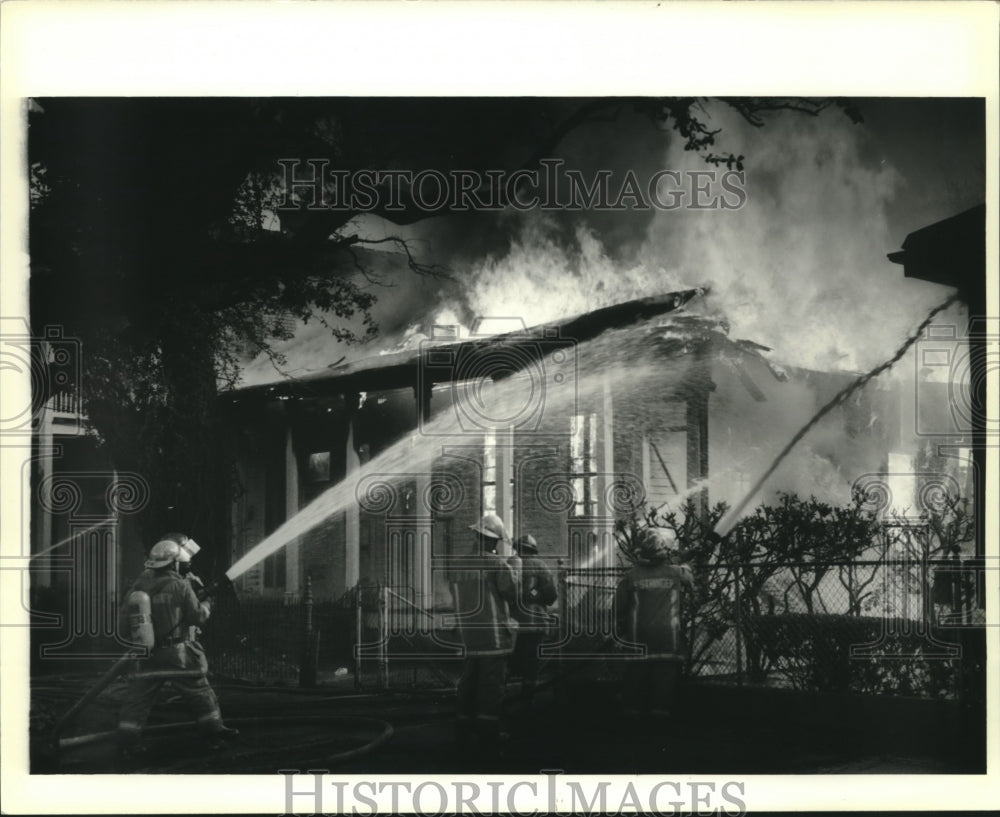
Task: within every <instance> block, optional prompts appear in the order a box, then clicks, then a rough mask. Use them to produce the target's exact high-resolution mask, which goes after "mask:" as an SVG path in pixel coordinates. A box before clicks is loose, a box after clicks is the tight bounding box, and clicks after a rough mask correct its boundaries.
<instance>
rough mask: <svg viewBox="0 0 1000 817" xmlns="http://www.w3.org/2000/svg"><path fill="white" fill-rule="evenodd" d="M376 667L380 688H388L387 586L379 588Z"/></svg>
mask: <svg viewBox="0 0 1000 817" xmlns="http://www.w3.org/2000/svg"><path fill="white" fill-rule="evenodd" d="M378 610H379V646H378V669H379V680H380V682H381V687H382V689H388V688H389V587H388V585H382V586H381V587H380V588H379V601H378Z"/></svg>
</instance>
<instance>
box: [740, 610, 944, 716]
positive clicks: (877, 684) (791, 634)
mask: <svg viewBox="0 0 1000 817" xmlns="http://www.w3.org/2000/svg"><path fill="white" fill-rule="evenodd" d="M745 637H746V638H747V640H750V639H752V640H754V641H756V643H757V645H758V646H759V649H760V651H761V653H762V654H763V656H764V657H765V660H766V661H767V666H768V669H769V674H770V675H771V676H772V677H776V678H778V679H783V680H785V681H787V682H788V685H789V686H791V687H792V688H793V689H798V690H803V691H810V692H839V693H844V692H854V693H861V694H866V695H910V696H919V697H929V698H944V697H951V696H952V694H953V691H954V684H955V673H956V669H957V665H956V659H954V658H951V657H948V646H953V645H951V644H950V642H949V639H948V638H947V636H946V634H941V633H936V632H934V631H927V632H919V631H918V630H917V629H916V628H915V627H914V622H913V621H911V620H909V619H899V618H896V619H881V618H862V617H858V616H848V615H824V614H815V613H812V614H810V613H788V614H779V615H772V616H758V617H754V618H751V619H748V620H747V621H746V627H745ZM865 645H870V646H869V647H868V648H867V649H866V647H865ZM858 647H860V648H862V649H861V652H862V653H868V654H866V655H853V656H852V648H858Z"/></svg>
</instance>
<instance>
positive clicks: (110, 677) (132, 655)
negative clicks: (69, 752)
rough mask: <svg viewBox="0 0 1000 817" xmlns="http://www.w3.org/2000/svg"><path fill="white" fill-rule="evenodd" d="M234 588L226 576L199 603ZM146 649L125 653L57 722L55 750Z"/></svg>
mask: <svg viewBox="0 0 1000 817" xmlns="http://www.w3.org/2000/svg"><path fill="white" fill-rule="evenodd" d="M231 587H232V584H231V582H230V581H229V578H228V577H227V576H225V575H223V576H222V577H220V578H218V579H216V580H215V581H213V582H210V583H209V584H207V585H203V586H202V587H200V588H199V589H198V591H197V596H198V600H199V601H204V600H206V599H208V598H211V597H212V596H214V595H215V594H216V593H218V592H219V591H220V590H224V589H230V588H231ZM182 623H183V621H178V622H177V623H176V624H175V625H174V626H173V627H172V628H171V629H170V631H169V632H168V633H166V634H165V635H164V636H163V638H169V637H170V636H171V635H173V634H174V632H175V631H176V630H177V628H178V627H180V626H181V624H182ZM146 654H147V653H146V648H139V649H130V650H128V651H127V652H125V653H124V654H123V655H122V656H121V657H120V658H118V659H117V660H116V661H115V663H114V664H112V665H111V667H110V668H108V670H107V671H106V672H105V673H104V675H102V676H101V677H100V678H99V679H98V680H97V682H96V683H95V684H94V685H93V686H92V687H91V688H90V689H88V690H87V692H86V693H85V694H84V695H83V697H82V698H80V700H78V701H77V702H76V703H75V704H73V706H71V707H70V708H69V710H68V711H67V712H66V713H65V714H64V715H63V716H62V717H61V718H60V719H59V720H58V721H57V722H56V725H55V726H54V727H53V728H52V733H51V735H50V738H49V741H50V744H51V745H52V746H53V747H54V748H58V747H59V745H60V740H59V735H60V734H62V732H63V730H64V729H65V728H66V727H67V726H68V725H69V724H70V723H71V722H72V721H73V719H74V718H76V716H77V715H79V714H80V713H81V712H82V711H83V710H84V709H86V708H87V707H88V706H89V705H90V704H91V703H92V702H93V701H94V699H95V698H96V697H97V696H98V695H100V694H101V693H102V692H103V691H104V690H105V689H106V688H107V686H108V684H110V683H111V682H112V681H114V680H115V678H117V677H118V676H119V675H121V674H122V673H123V672H124V671H125V668H126V667H127V666H128V665H129V664H130V663H131V662H132V661H135V660H136V659H139V658H144V657H145V656H146Z"/></svg>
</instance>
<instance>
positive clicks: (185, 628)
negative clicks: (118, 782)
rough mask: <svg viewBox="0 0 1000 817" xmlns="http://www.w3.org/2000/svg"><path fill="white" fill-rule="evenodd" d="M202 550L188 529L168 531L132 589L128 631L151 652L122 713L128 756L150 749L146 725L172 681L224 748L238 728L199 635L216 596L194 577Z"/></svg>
mask: <svg viewBox="0 0 1000 817" xmlns="http://www.w3.org/2000/svg"><path fill="white" fill-rule="evenodd" d="M199 550H200V548H199V547H198V544H197V543H196V542H195V541H194V540H193V539H190V538H188V537H187V536H185V535H184V534H177V533H171V534H166V535H165V536H164V537H163V538H162V539H160V541H158V542H157V543H156V544H155V545H153V547H152V548H151V549H150V551H149V556H148V558H147V559H146V563H145V568H146V569H145V570H144V571H143V572H142V574H141V575H140V576H139V578H138V579H137V580H136V582H135V584H134V585H132V588H131V590H130V591H129V595H128V597H127V602H126V608H125V609H126V611H127V612H128V614H129V620H128V621H127V622H126V624H127V626H126V632H127V633H129V635H130V640H132V641H133V642H135V643H138V644H140V645H142V646H146V647H148V649H149V652H148V655H147V657H146V658H144V659H141V660H140V661H139V662H138V667H137V671H136V672H135V675H134V676H133V678H132V682H131V684H130V685H129V688H128V691H127V693H126V697H125V703H124V704H123V706H122V708H121V712H120V713H119V719H118V743H119V750H120V753H121V754H122V756H123V758H124V759H126V760H132V759H137V758H138V757H140V756H141V755H142V754H143V753H144V749H143V746H142V741H141V737H142V729H143V727H144V726H145V724H146V719H147V718H148V716H149V712H150V710H151V709H152V707H153V704H154V703H155V701H156V697H157V694H158V693H159V691H160V689H161V688H162V687H163V685H164V684H165V683H167V682H168V681H169V682H170V684H171V685H172V686H173V687H174V689H176V691H178V692H179V693H180V694H181V695H182V696H183V698H184V699H185V702H186V703H187V705H188V706H189V708H190V709H191V711H192V714H193V715H194V719H195V721H196V722H197V723H198V725H199V727H200V729H201V731H202V733H203V734H204V735H205V737H206V738H207V740H208V742H209V744H210V745H211V746H212V747H214V748H221V747H222V746H223V745H224V741H225V740H226V739H229V738H232V737H235V736H236V735H237V734H238V732H237V730H235V729H230V728H229V727H227V726H226V725H225V724H224V723H223V721H222V713H221V712H220V711H219V703H218V701H217V700H216V697H215V692H214V691H213V690H212V687H211V686H210V685H209V683H208V677H207V672H208V661H207V660H206V658H205V651H204V649H203V648H202V646H201V644H199V643H198V642H197V640H196V636H197V633H198V632H199V631H198V630H197V628H198V627H200V626H201V625H202V624H204V623H205V622H206V621H207V620H208V617H209V615H210V614H211V603H210V601H209V600H208V599H205V600H200V599H199V598H198V595H197V593H196V592H195V588H194V587H193V586H192V581H191V579H190V578H189V575H190V571H191V557H192V556H194V555H195V554H197V553H198V551H199ZM144 597H145V598H144ZM143 610H148V616H143V615H142V612H143ZM143 619H148V621H144V620H143ZM150 625H151V626H150Z"/></svg>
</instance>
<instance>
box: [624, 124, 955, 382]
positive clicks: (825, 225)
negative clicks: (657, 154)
mask: <svg viewBox="0 0 1000 817" xmlns="http://www.w3.org/2000/svg"><path fill="white" fill-rule="evenodd" d="M713 116H714V119H715V122H716V123H717V125H718V126H720V127H722V128H723V133H724V134H726V136H727V142H731V143H732V144H734V145H738V146H739V150H740V151H741V152H742V153H744V154H745V155H746V157H747V158H746V165H747V171H746V173H747V175H746V185H745V190H746V193H747V202H746V205H745V206H744V207H743V208H742V209H741V210H739V211H724V210H710V211H693V210H679V211H676V212H670V213H662V214H660V215H659V217H657V218H656V219H654V221H653V222H652V224H651V225H650V228H649V235H648V238H647V241H646V242H645V244H644V246H643V248H642V251H641V258H643V259H644V260H645V261H646V263H647V264H652V263H654V262H657V261H658V262H660V263H662V262H663V260H664V259H669V260H670V262H671V264H672V265H673V266H675V267H677V268H679V269H681V270H683V271H684V274H685V277H690V278H696V279H697V280H699V281H701V282H704V283H706V284H708V285H710V286H711V288H712V293H713V294H712V296H711V298H710V301H711V303H712V304H713V306H715V307H716V308H718V309H719V310H720V311H721V312H723V313H724V314H725V315H726V317H727V318H728V320H729V321H730V323H731V324H732V331H733V334H734V335H735V336H738V337H747V338H750V339H752V340H755V341H757V342H759V343H763V344H765V345H768V346H771V347H773V348H774V350H775V356H776V357H777V358H778V359H780V360H782V361H784V362H787V363H790V364H793V365H798V366H804V367H807V368H813V369H818V370H854V371H858V370H865V369H868V368H870V367H871V366H873V365H875V364H876V363H878V362H879V361H881V360H884V359H885V358H887V357H888V356H889V355H891V354H892V352H893V351H894V350H895V349H896V347H897V346H898V345H899V344H900V342H901V341H902V340H903V339H904V338H905V337H906V336H907V335H908V334H909V333H910V332H911V331H912V330H913V329H914V328H915V326H916V325H917V324H918V323H919V322H920V320H921V319H922V318H923V317H924V316H925V315H926V314H927V312H928V311H929V310H930V309H931V307H933V306H934V305H935V304H937V303H938V302H940V301H941V300H943V299H944V297H945V292H944V290H942V288H941V287H937V286H934V285H930V284H922V283H920V282H918V281H913V280H906V279H904V277H903V273H902V268H901V267H899V266H896V265H894V264H892V263H891V262H889V261H888V260H887V258H886V253H887V252H889V251H892V250H893V249H896V248H897V246H898V245H896V244H895V243H894V241H893V239H892V237H891V236H890V232H889V228H888V224H887V216H886V210H887V207H888V205H889V204H890V202H891V201H892V199H893V197H894V196H897V195H905V189H904V184H903V180H902V178H901V177H900V176H899V174H898V173H897V172H896V171H895V170H894V169H893V168H892V167H891V166H889V165H888V164H886V163H882V164H877V165H873V164H872V163H870V162H865V161H864V160H863V159H862V154H863V148H864V144H865V140H866V138H867V137H868V132H867V131H866V130H865V129H864V126H857V125H852V124H851V123H850V122H849V121H848V120H847V119H846V117H842V116H839V115H837V114H836V112H833V111H828V112H827V113H826V114H824V115H823V116H821V117H818V118H811V117H803V116H797V115H794V114H790V113H789V114H785V115H782V116H779V117H776V118H775V119H774V120H772V121H770V122H769V123H768V124H767V125H766V126H765V127H763V128H760V129H756V128H753V127H751V126H749V125H748V124H746V123H745V122H743V121H742V120H741V119H739V117H737V116H736V115H735V114H734V113H733V112H731V111H728V110H721V109H720V110H713ZM699 161H700V160H699V159H698V158H697V157H694V156H692V155H691V154H690V153H685V152H684V151H683V150H680V149H679V148H677V147H671V149H669V150H668V151H667V158H666V165H667V166H668V167H676V168H678V169H699ZM918 226H922V225H918Z"/></svg>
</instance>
